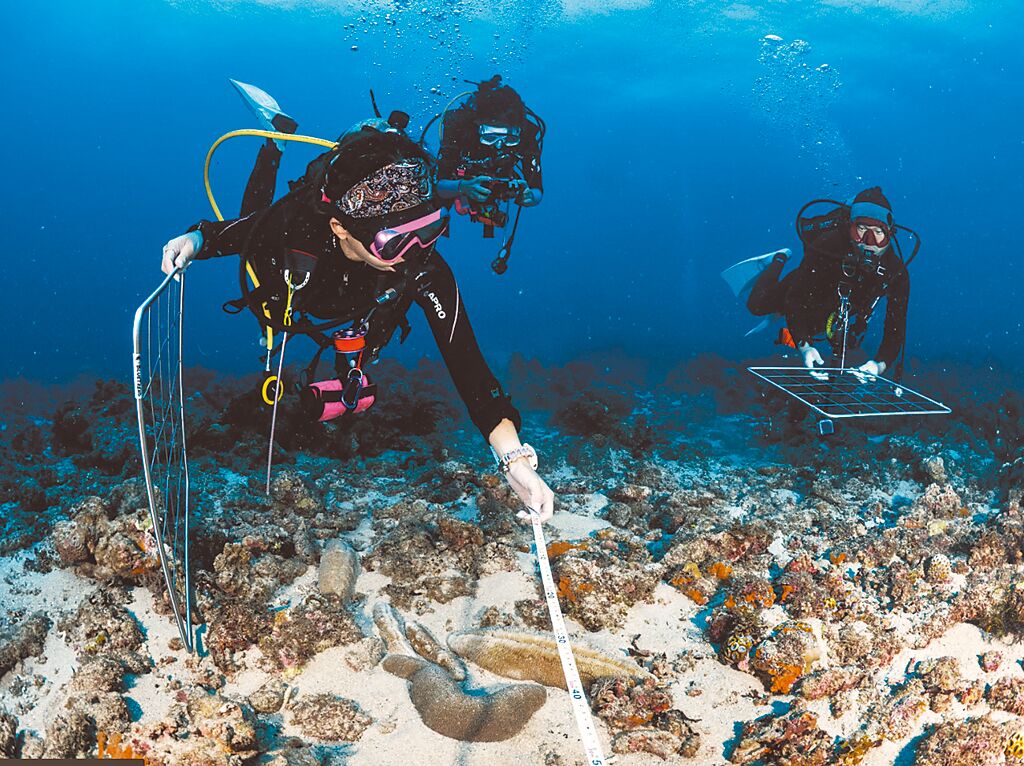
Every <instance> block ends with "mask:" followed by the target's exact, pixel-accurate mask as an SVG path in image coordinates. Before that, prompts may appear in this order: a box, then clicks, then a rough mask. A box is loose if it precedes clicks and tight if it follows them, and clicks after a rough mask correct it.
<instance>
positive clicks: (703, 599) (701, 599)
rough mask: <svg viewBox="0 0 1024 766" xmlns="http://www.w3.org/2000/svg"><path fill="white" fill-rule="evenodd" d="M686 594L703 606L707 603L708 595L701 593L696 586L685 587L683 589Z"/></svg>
mask: <svg viewBox="0 0 1024 766" xmlns="http://www.w3.org/2000/svg"><path fill="white" fill-rule="evenodd" d="M683 593H685V594H686V595H687V596H689V597H690V598H691V599H693V600H694V602H696V603H697V604H700V605H701V606H703V605H704V604H706V603H708V597H707V596H705V595H704V594H703V593H701V592H700V591H699V590H697V588H687V589H686V590H684V591H683Z"/></svg>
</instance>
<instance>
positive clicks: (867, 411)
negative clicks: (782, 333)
mask: <svg viewBox="0 0 1024 766" xmlns="http://www.w3.org/2000/svg"><path fill="white" fill-rule="evenodd" d="M747 371H748V372H751V373H753V374H754V375H756V376H757V377H759V378H760V379H761V380H763V381H765V382H767V383H769V384H771V385H772V386H774V387H775V388H777V389H779V390H780V391H782V392H784V393H786V394H787V395H789V396H791V397H793V398H794V399H796V400H797V401H799V402H802V403H803V404H805V405H807V406H808V407H810V408H811V410H813V411H814V412H816V413H818V414H819V415H821V416H822V417H824V418H829V419H830V420H839V419H844V418H871V417H885V416H890V417H891V416H896V415H949V414H950V413H951V412H952V410H951V409H950V408H949V407H947V406H946V405H945V404H943V403H942V402H938V401H936V400H935V399H932V398H930V397H927V396H925V395H924V394H921V393H918V392H917V391H914V390H913V389H911V388H907V387H906V386H905V385H903V384H902V383H895V382H894V381H891V380H888V379H887V378H882V377H879V376H877V375H866V374H864V373H860V372H858V371H856V370H852V369H849V368H841V367H816V368H815V369H814V371H813V374H812V371H811V370H810V369H808V368H806V367H748V368H747ZM823 375H824V376H826V377H824V379H823V378H822V377H821V376H823ZM815 376H817V377H815Z"/></svg>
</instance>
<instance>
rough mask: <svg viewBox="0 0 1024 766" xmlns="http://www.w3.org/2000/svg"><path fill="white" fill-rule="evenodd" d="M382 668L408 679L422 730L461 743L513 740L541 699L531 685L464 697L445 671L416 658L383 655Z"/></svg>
mask: <svg viewBox="0 0 1024 766" xmlns="http://www.w3.org/2000/svg"><path fill="white" fill-rule="evenodd" d="M384 669H385V670H387V671H388V672H390V673H394V674H395V675H397V676H400V677H402V678H407V679H409V697H410V699H411V700H412V704H413V706H414V707H415V708H416V711H417V712H418V713H419V714H420V718H421V719H422V721H423V723H424V724H425V725H426V726H427V727H428V728H430V729H432V730H433V731H436V732H437V733H438V734H442V735H444V736H446V737H451V738H452V739H457V740H460V741H462V742H501V741H503V740H506V739H509V738H510V737H514V736H515V735H516V734H518V733H519V732H520V731H521V730H522V729H523V727H524V726H526V724H527V722H529V720H530V718H532V717H533V714H534V713H536V712H537V711H538V710H539V709H540V708H541V706H542V705H543V704H544V701H545V700H546V699H547V692H546V691H545V689H544V687H543V686H537V685H536V684H514V685H511V686H503V687H501V688H500V689H497V690H496V691H493V692H488V693H487V694H482V695H481V694H479V693H471V694H467V693H466V692H465V691H463V689H462V687H461V686H460V685H459V684H457V683H456V682H455V680H454V679H452V677H451V676H450V675H449V674H448V672H447V671H446V670H444V669H443V668H441V667H439V666H438V665H435V664H434V663H432V662H427V661H426V660H423V659H420V658H418V657H406V656H400V655H388V656H387V657H385V658H384Z"/></svg>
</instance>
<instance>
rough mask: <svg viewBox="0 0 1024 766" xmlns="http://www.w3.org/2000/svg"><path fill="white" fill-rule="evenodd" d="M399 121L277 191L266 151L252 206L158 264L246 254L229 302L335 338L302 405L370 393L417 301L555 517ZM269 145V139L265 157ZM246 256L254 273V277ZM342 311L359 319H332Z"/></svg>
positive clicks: (524, 488)
mask: <svg viewBox="0 0 1024 766" xmlns="http://www.w3.org/2000/svg"><path fill="white" fill-rule="evenodd" d="M396 114H398V115H401V113H396ZM403 116H404V115H403ZM393 118H394V115H393ZM396 122H397V121H396V120H395V119H392V120H391V121H390V122H388V121H385V120H380V119H378V120H367V121H364V122H362V123H359V124H357V125H356V126H354V127H353V128H352V129H351V130H349V131H348V132H347V133H345V134H344V135H343V136H342V137H341V138H340V139H339V141H338V144H337V146H335V148H334V149H332V150H330V151H328V152H326V153H325V154H323V155H321V156H320V157H318V158H316V159H315V160H313V162H311V163H310V165H309V166H308V167H307V170H306V174H305V175H304V176H303V177H302V178H301V179H299V181H297V182H294V183H293V184H291V191H289V193H288V194H286V195H285V196H284V197H282V198H281V199H279V200H278V201H277V202H274V203H273V204H269V201H270V199H271V198H272V196H273V189H274V185H275V180H276V163H274V162H269V161H265V162H261V161H258V162H257V165H256V168H255V169H254V173H253V177H251V178H250V184H249V187H248V188H247V195H246V202H245V205H244V207H247V208H254V209H251V210H248V212H247V213H246V214H245V215H243V217H240V218H237V219H234V220H227V221H201V222H200V223H198V224H196V225H195V226H193V227H191V229H190V230H189V232H188V233H186V234H184V235H182V236H179V237H175V238H174V239H172V240H170V241H169V242H168V243H167V245H165V246H164V250H163V262H162V268H163V270H164V272H165V273H171V272H173V271H174V270H175V269H183V268H185V267H186V266H187V265H188V264H189V263H190V262H191V261H192V260H194V259H198V260H202V259H205V258H213V257H219V256H224V255H231V254H239V255H240V256H241V269H242V287H243V299H242V300H240V301H236V302H233V305H236V307H238V308H241V307H242V306H247V307H248V308H250V309H251V310H252V311H253V313H254V314H255V315H256V316H257V318H258V319H259V320H260V322H261V324H263V325H265V326H266V327H268V328H271V329H273V330H274V331H277V332H280V333H291V334H304V335H307V336H309V337H310V338H311V339H313V340H314V341H316V342H317V343H318V345H319V346H320V352H322V351H323V350H325V349H331V350H333V351H335V352H336V364H335V370H336V372H337V377H336V378H333V379H330V380H326V381H319V382H314V383H309V382H308V381H309V380H311V379H313V378H315V376H316V374H315V371H316V367H317V363H318V361H319V358H320V352H318V353H317V355H316V357H315V358H314V360H313V362H312V363H311V364H310V366H309V368H307V370H306V378H307V385H305V386H304V387H303V388H302V391H301V399H302V402H303V405H304V407H305V408H306V409H307V410H309V411H310V413H311V415H312V416H313V418H314V419H319V420H321V421H324V420H330V419H332V418H334V417H338V416H339V415H344V414H346V413H353V414H355V413H358V412H361V411H363V410H365V409H367V408H369V407H370V406H371V405H372V404H373V403H374V400H375V398H376V391H375V389H374V386H373V384H372V383H371V382H370V381H369V378H368V377H367V376H366V375H365V373H364V372H363V367H364V366H365V365H367V364H370V363H372V362H373V361H375V360H376V358H377V356H378V355H379V353H380V351H381V349H382V348H383V347H384V345H386V343H387V342H388V341H389V340H390V338H391V336H392V335H393V334H394V332H395V331H396V330H397V329H398V328H399V327H401V328H402V330H403V338H404V333H405V331H406V330H407V327H408V325H407V323H406V320H405V314H406V312H407V311H408V310H409V308H410V307H411V304H412V303H416V304H417V305H419V306H420V308H421V309H422V310H423V313H424V315H425V317H426V319H427V322H428V324H429V325H430V328H431V331H432V332H433V335H434V339H435V341H436V343H437V345H438V348H439V349H440V351H441V355H442V357H443V359H444V362H445V365H446V366H447V368H448V371H449V373H450V374H451V376H452V380H453V381H454V383H455V387H456V389H457V390H458V393H459V396H460V397H461V398H462V400H463V402H464V403H465V405H466V407H467V409H468V411H469V414H470V417H471V418H472V420H473V423H474V425H476V427H477V428H478V429H479V430H480V433H481V434H482V435H483V437H484V438H485V439H486V440H487V442H488V443H489V445H490V446H491V449H492V450H493V452H494V454H495V456H496V458H498V462H499V464H500V466H501V468H502V470H503V472H504V474H505V477H506V479H507V480H508V482H509V484H510V485H511V487H512V488H513V490H514V491H515V492H516V494H517V495H518V496H519V497H520V499H522V501H523V502H524V503H525V504H526V505H527V507H528V508H531V509H533V510H535V511H536V512H537V513H538V515H539V517H540V518H541V520H542V521H547V520H548V519H550V518H551V515H552V512H553V503H554V496H553V494H552V492H551V490H550V488H549V487H548V486H547V484H546V483H545V482H544V481H543V479H541V477H540V476H539V475H538V474H537V472H536V468H537V458H536V453H535V452H534V450H533V449H532V448H531V447H530V446H529V445H526V444H522V443H521V442H520V439H519V434H518V431H519V428H520V425H521V418H520V416H519V413H518V411H517V410H516V408H515V407H514V406H513V405H512V402H511V400H510V398H509V397H508V396H507V395H506V394H505V392H504V391H503V389H502V387H501V384H500V383H499V382H498V380H497V379H496V378H495V377H494V375H493V374H492V373H491V371H490V369H489V367H488V366H487V363H486V361H485V360H484V358H483V355H482V354H481V353H480V348H479V346H478V345H477V341H476V337H475V335H474V333H473V329H472V327H471V326H470V323H469V319H468V317H467V316H466V310H465V306H464V305H463V301H462V296H461V294H460V292H459V288H458V285H457V284H456V282H455V277H454V275H453V274H452V271H451V269H450V268H449V267H448V264H447V263H446V262H445V261H444V259H443V258H442V257H441V254H440V253H438V252H436V250H435V249H434V245H435V243H436V242H437V240H438V239H439V238H440V237H441V235H442V234H443V233H444V232H445V231H446V230H447V225H448V215H447V210H446V209H445V208H444V206H443V204H442V202H441V200H439V199H438V197H437V196H436V194H435V192H436V168H435V166H434V162H433V160H432V158H431V157H430V155H429V154H427V153H426V152H425V151H424V150H423V149H422V148H421V147H419V146H418V145H417V144H416V143H415V142H414V141H412V140H411V139H410V138H408V136H406V135H405V133H404V132H403V131H402V130H401V129H399V128H398V127H396V125H395V123H396ZM264 150H266V151H264ZM272 154H273V152H271V151H270V150H269V149H268V148H267V147H266V146H264V147H263V149H262V150H261V154H260V159H261V160H269V159H272V158H271V156H270V155H272ZM268 189H269V197H268V196H267V195H268V192H267V190H268ZM250 190H255V191H252V193H251V194H250ZM261 203H267V204H266V205H265V206H262V207H259V205H260V204H261ZM248 269H251V271H249V272H248V273H249V274H250V276H252V275H255V277H256V279H255V280H254V284H255V285H256V286H255V287H254V288H251V289H250V288H249V287H248V284H247V282H246V279H245V275H246V273H247V270H248ZM342 325H349V326H348V327H347V328H345V329H342V330H335V328H338V327H340V326H342ZM331 330H335V331H334V332H333V333H331V334H330V335H328V334H327V333H328V332H329V331H331ZM284 337H285V338H287V335H285V336H284ZM282 345H283V344H282ZM265 397H266V395H265ZM349 416H350V417H351V415H349ZM520 517H521V518H527V517H528V514H525V513H524V512H520Z"/></svg>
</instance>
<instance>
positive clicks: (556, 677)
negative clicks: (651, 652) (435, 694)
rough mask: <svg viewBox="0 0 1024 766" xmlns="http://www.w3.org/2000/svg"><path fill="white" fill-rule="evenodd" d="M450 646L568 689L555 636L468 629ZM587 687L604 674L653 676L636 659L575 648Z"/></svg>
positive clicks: (487, 664)
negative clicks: (634, 660)
mask: <svg viewBox="0 0 1024 766" xmlns="http://www.w3.org/2000/svg"><path fill="white" fill-rule="evenodd" d="M448 646H449V647H450V648H451V650H452V651H453V652H455V653H456V654H457V655H459V656H460V657H463V658H464V659H467V660H470V661H471V662H474V663H476V664H477V665H479V666H480V667H482V668H484V669H485V670H489V671H491V672H492V673H497V674H498V675H500V676H505V677H506V678H515V679H517V680H520V681H537V682H538V683H542V684H544V685H545V686H553V687H556V688H559V689H565V688H566V684H565V675H564V674H563V671H562V662H561V660H560V659H559V656H558V645H557V644H556V643H555V639H554V638H553V637H552V636H547V635H542V634H538V633H527V632H523V631H511V630H467V631H463V632H461V633H453V634H452V635H450V636H449V637H448ZM572 654H573V657H574V658H575V659H576V667H577V669H578V670H579V673H580V680H581V681H582V682H583V686H584V688H588V689H589V688H590V685H591V684H592V683H593V682H594V681H595V680H596V679H598V678H602V677H604V676H618V677H627V678H628V677H633V678H641V679H645V678H648V677H650V678H653V676H651V674H650V673H648V672H647V671H646V670H644V669H643V668H641V667H640V666H639V665H637V664H636V663H635V662H633V661H632V660H628V659H626V658H619V657H612V656H611V655H608V654H605V653H604V652H600V651H598V650H596V649H592V648H590V647H588V646H579V645H574V646H573V650H572Z"/></svg>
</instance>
